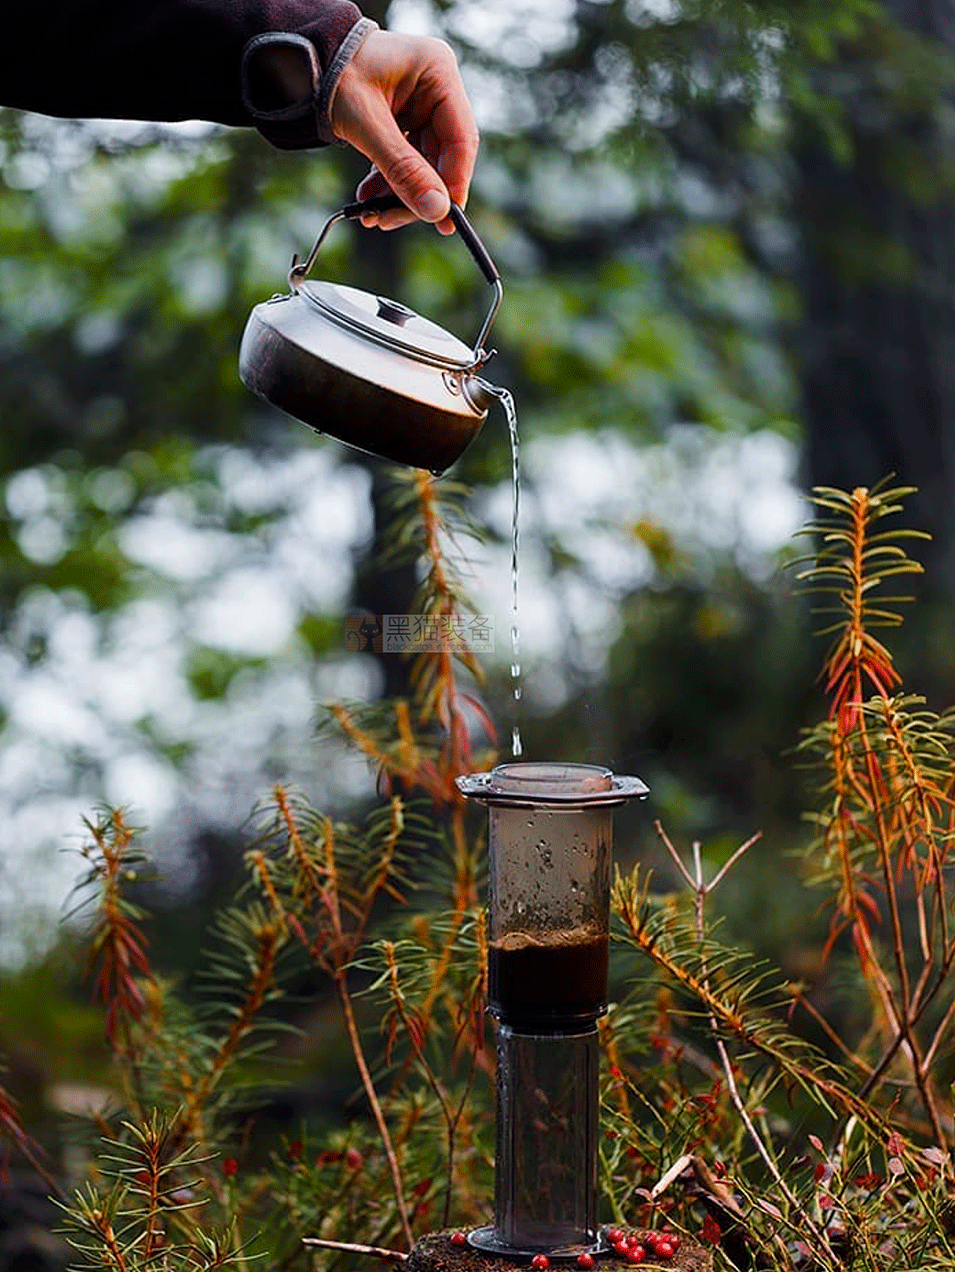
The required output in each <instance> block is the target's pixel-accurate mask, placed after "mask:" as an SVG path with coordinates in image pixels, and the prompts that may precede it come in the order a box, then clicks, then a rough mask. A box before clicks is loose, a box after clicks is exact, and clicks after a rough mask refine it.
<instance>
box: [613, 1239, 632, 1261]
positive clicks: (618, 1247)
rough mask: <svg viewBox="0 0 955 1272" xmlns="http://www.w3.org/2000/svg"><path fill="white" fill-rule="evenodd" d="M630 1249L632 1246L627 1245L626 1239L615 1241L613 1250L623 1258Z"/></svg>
mask: <svg viewBox="0 0 955 1272" xmlns="http://www.w3.org/2000/svg"><path fill="white" fill-rule="evenodd" d="M629 1249H630V1247H629V1246H628V1245H627V1243H626V1242H625V1241H615V1242H614V1243H613V1252H614V1254H619V1255H620V1257H621V1259H622V1258H624V1257H625V1255H626V1253H627V1251H628V1250H629Z"/></svg>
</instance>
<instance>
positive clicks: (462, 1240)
mask: <svg viewBox="0 0 955 1272" xmlns="http://www.w3.org/2000/svg"><path fill="white" fill-rule="evenodd" d="M467 1243H468V1239H467V1237H466V1236H465V1235H464V1233H463V1232H452V1233H451V1244H452V1245H457V1246H462V1245H467Z"/></svg>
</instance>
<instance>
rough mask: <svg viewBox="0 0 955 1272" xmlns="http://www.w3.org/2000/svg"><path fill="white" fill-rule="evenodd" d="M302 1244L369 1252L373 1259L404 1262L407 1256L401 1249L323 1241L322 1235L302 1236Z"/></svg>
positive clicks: (349, 1242)
mask: <svg viewBox="0 0 955 1272" xmlns="http://www.w3.org/2000/svg"><path fill="white" fill-rule="evenodd" d="M302 1245H307V1246H320V1247H321V1249H323V1250H344V1251H346V1253H348V1254H369V1255H371V1257H372V1258H373V1259H389V1260H391V1261H392V1262H393V1263H404V1262H405V1261H406V1260H407V1258H408V1256H407V1254H405V1253H403V1252H402V1251H401V1250H386V1249H385V1247H384V1246H370V1245H355V1244H354V1243H353V1242H351V1241H325V1240H324V1239H323V1238H322V1237H303V1238H302Z"/></svg>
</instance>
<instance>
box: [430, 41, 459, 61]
mask: <svg viewBox="0 0 955 1272" xmlns="http://www.w3.org/2000/svg"><path fill="white" fill-rule="evenodd" d="M429 38H430V44H431V49H432V51H433V54H434V58H435V61H438V62H444V63H445V64H446V65H448V66H457V64H458V59H457V57H456V56H455V52H454V49H453V48H452V47H451V45H450V44H449V43H448V42H447V40H442V39H441V38H440V37H438V36H431V37H429Z"/></svg>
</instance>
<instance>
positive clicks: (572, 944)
mask: <svg viewBox="0 0 955 1272" xmlns="http://www.w3.org/2000/svg"><path fill="white" fill-rule="evenodd" d="M607 959H608V940H607V934H606V933H605V932H598V931H596V930H595V929H594V928H576V929H574V930H572V931H567V930H565V931H560V932H541V933H535V934H534V935H531V934H530V933H526V932H508V933H506V934H505V935H504V936H502V937H501V938H500V940H498V941H494V942H493V943H492V944H491V945H490V946H489V948H488V993H489V999H490V1008H491V1011H492V1012H493V1013H494V1015H495V1016H497V1018H498V1019H499V1020H501V1021H503V1022H504V1024H506V1025H510V1026H511V1027H512V1028H513V1029H516V1030H518V1032H522V1031H523V1032H533V1030H534V1029H535V1028H538V1029H539V1028H550V1029H559V1028H560V1027H561V1026H562V1025H565V1026H568V1027H573V1026H575V1025H579V1024H580V1023H584V1022H588V1021H593V1020H594V1019H595V1018H596V1017H597V1016H599V1015H600V1014H601V1013H602V1012H603V1010H604V1009H605V1007H606V1005H607Z"/></svg>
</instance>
